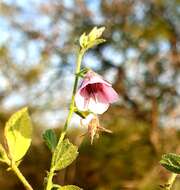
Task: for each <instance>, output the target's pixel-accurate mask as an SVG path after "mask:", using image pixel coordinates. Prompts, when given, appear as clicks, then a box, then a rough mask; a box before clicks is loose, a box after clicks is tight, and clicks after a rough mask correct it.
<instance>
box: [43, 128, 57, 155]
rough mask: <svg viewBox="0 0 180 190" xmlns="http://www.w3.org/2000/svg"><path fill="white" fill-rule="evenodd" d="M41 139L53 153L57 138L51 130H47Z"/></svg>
mask: <svg viewBox="0 0 180 190" xmlns="http://www.w3.org/2000/svg"><path fill="white" fill-rule="evenodd" d="M43 139H44V141H45V143H46V145H47V146H48V148H49V149H50V150H51V151H52V152H54V150H55V148H56V145H57V136H56V134H55V132H54V131H53V130H52V129H48V130H46V131H45V133H44V134H43Z"/></svg>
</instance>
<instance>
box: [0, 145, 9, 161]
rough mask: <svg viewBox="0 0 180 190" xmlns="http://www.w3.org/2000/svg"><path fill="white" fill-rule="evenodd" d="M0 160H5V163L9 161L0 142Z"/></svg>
mask: <svg viewBox="0 0 180 190" xmlns="http://www.w3.org/2000/svg"><path fill="white" fill-rule="evenodd" d="M0 162H5V163H8V162H9V159H8V157H7V154H6V151H5V149H4V147H3V146H2V144H0Z"/></svg>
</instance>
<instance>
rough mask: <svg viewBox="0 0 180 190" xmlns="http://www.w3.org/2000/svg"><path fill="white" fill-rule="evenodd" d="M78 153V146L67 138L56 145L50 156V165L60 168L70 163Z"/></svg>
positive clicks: (56, 168)
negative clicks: (51, 156)
mask: <svg viewBox="0 0 180 190" xmlns="http://www.w3.org/2000/svg"><path fill="white" fill-rule="evenodd" d="M77 155H78V148H77V147H76V146H74V145H73V144H72V143H70V142H69V140H68V139H65V140H64V141H62V142H61V143H60V144H59V145H57V147H56V149H55V151H54V155H53V158H52V165H53V167H54V169H55V170H61V169H63V168H66V167H67V166H68V165H70V164H71V163H72V162H73V161H74V160H75V159H76V157H77Z"/></svg>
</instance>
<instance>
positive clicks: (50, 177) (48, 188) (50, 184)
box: [46, 49, 85, 190]
mask: <svg viewBox="0 0 180 190" xmlns="http://www.w3.org/2000/svg"><path fill="white" fill-rule="evenodd" d="M84 52H85V51H84V50H83V49H80V50H79V52H78V58H77V65H76V75H75V79H74V85H73V92H72V97H71V103H70V106H69V113H68V116H67V118H66V121H65V124H64V128H63V132H62V133H61V135H60V138H59V141H58V145H59V144H61V142H62V141H63V139H64V137H65V135H66V131H67V128H68V126H69V123H70V121H71V118H72V115H73V113H74V108H75V94H76V90H77V86H78V79H79V76H78V73H79V72H80V69H81V62H82V58H83V55H84ZM58 145H57V146H58ZM53 156H54V154H53ZM53 156H52V158H53ZM52 160H53V159H52ZM54 172H55V171H54V169H53V166H52V162H51V169H50V172H49V174H48V177H47V185H46V190H51V189H52V187H53V182H52V180H53V176H54Z"/></svg>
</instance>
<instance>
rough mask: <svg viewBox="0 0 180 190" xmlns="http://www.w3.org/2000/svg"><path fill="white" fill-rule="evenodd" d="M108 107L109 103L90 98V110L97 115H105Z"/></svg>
mask: <svg viewBox="0 0 180 190" xmlns="http://www.w3.org/2000/svg"><path fill="white" fill-rule="evenodd" d="M108 107H109V104H108V103H102V102H99V101H96V100H95V99H94V98H90V100H89V104H88V109H89V110H90V111H91V112H93V113H95V114H102V113H104V112H105V111H107V109H108Z"/></svg>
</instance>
